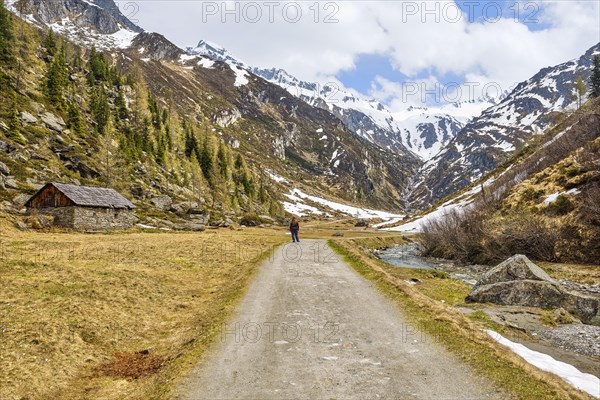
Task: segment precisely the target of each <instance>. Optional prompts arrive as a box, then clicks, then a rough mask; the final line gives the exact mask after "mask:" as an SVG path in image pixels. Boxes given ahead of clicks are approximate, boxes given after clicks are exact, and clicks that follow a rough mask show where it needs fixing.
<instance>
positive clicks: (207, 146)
mask: <svg viewBox="0 0 600 400" xmlns="http://www.w3.org/2000/svg"><path fill="white" fill-rule="evenodd" d="M197 157H198V163H199V164H200V169H201V170H202V174H203V175H204V178H205V179H206V181H207V182H208V184H209V185H210V186H211V187H213V186H214V184H215V177H214V175H213V168H214V162H213V149H212V144H211V140H210V138H209V137H208V136H205V137H204V141H203V142H202V147H201V148H200V150H199V152H198V154H197Z"/></svg>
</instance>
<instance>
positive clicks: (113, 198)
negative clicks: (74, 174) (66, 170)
mask: <svg viewBox="0 0 600 400" xmlns="http://www.w3.org/2000/svg"><path fill="white" fill-rule="evenodd" d="M48 185H52V186H54V187H55V188H56V189H58V190H59V191H60V192H61V193H62V194H64V195H65V196H67V197H68V198H69V199H70V200H71V201H72V202H73V203H75V204H76V205H78V206H81V207H101V208H127V209H130V210H131V209H134V208H135V206H134V205H133V203H131V202H130V201H129V200H127V199H126V198H125V197H123V196H121V194H119V193H118V192H117V191H116V190H114V189H109V188H101V187H91V186H78V185H71V184H68V183H59V182H51V183H49V184H48ZM48 185H46V186H48ZM46 186H44V188H45V187H46ZM43 190H44V189H42V190H40V191H39V192H38V194H39V193H41V192H43ZM35 196H37V194H36V195H35ZM35 196H34V197H35Z"/></svg>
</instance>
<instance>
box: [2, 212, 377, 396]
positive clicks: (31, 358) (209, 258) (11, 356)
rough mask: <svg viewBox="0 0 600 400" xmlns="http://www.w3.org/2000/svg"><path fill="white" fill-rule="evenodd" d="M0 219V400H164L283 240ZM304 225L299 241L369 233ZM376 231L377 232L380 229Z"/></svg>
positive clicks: (269, 234)
mask: <svg viewBox="0 0 600 400" xmlns="http://www.w3.org/2000/svg"><path fill="white" fill-rule="evenodd" d="M13 222H14V221H12V220H11V217H9V216H0V371H1V372H0V399H2V400H12V399H25V398H27V399H48V398H60V399H81V398H94V399H125V398H127V399H148V398H156V399H166V398H170V397H171V394H172V389H173V387H174V386H175V385H176V384H177V381H178V379H179V378H180V377H181V376H183V375H185V373H186V372H187V371H188V370H189V369H190V368H191V367H192V366H194V365H196V363H197V362H198V360H199V359H200V358H201V356H202V353H203V352H204V350H205V349H206V348H207V346H208V345H209V344H210V343H211V341H214V340H216V339H218V337H219V333H220V327H221V325H222V323H223V322H224V321H225V319H226V318H227V316H228V315H229V312H230V311H231V310H232V309H233V307H234V306H235V304H236V300H237V299H239V298H240V297H241V296H242V295H243V293H244V289H245V288H246V286H247V284H248V283H249V281H250V279H251V278H252V275H253V273H254V272H255V271H256V270H257V267H258V265H260V262H261V261H262V260H263V259H265V258H267V257H269V255H270V254H271V253H272V251H273V250H274V249H275V248H276V247H277V246H279V245H280V244H282V243H284V242H286V241H289V240H290V236H289V234H288V233H287V232H286V231H285V229H283V228H279V229H271V228H269V229H260V228H252V229H250V228H249V229H243V230H242V229H231V230H230V229H221V230H207V231H205V232H202V233H175V232H165V231H156V232H151V231H143V232H142V231H135V230H133V231H130V232H121V233H113V234H96V235H90V234H80V233H75V232H69V231H60V230H56V231H50V232H35V231H27V232H21V231H19V230H17V229H16V228H14V226H13ZM353 228H354V227H353V225H352V224H351V223H350V221H339V222H333V223H332V222H326V223H325V222H311V223H306V224H303V226H302V231H301V238H331V237H332V236H333V234H334V233H336V232H339V231H343V232H344V235H345V237H346V238H354V237H368V236H372V235H373V233H371V232H369V231H367V230H356V231H350V229H353ZM378 235H379V236H381V233H378Z"/></svg>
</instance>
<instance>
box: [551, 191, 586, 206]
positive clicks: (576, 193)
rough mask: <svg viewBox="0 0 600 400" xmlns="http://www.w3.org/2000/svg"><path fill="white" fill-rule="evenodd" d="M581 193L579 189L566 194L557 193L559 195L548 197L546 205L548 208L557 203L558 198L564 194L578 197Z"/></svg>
mask: <svg viewBox="0 0 600 400" xmlns="http://www.w3.org/2000/svg"><path fill="white" fill-rule="evenodd" d="M579 193H581V192H580V191H579V190H577V189H571V190H568V191H566V192H557V193H552V194H551V195H549V196H547V197H546V199H545V200H544V205H545V206H547V205H549V204H552V203H554V202H555V201H556V199H558V196H560V195H563V194H567V195H572V196H576V195H578V194H579Z"/></svg>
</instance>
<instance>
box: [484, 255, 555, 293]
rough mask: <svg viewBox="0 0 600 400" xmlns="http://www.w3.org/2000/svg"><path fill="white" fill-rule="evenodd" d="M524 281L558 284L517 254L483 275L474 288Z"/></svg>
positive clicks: (524, 257)
mask: <svg viewBox="0 0 600 400" xmlns="http://www.w3.org/2000/svg"><path fill="white" fill-rule="evenodd" d="M525 279H527V280H534V281H545V282H550V283H552V284H558V283H557V282H556V281H555V280H554V279H552V278H551V277H550V276H549V275H548V274H547V273H546V272H545V271H544V270H543V269H541V268H540V267H538V266H537V265H535V264H534V263H532V262H531V261H530V260H529V259H528V258H527V257H526V256H524V255H521V254H517V255H515V256H512V257H511V258H509V259H507V260H506V261H504V262H502V263H500V264H498V265H497V266H495V267H494V268H492V269H491V270H489V271H487V272H486V273H484V274H483V275H482V277H481V279H479V281H478V282H477V284H476V285H475V287H479V286H483V285H490V284H493V283H498V282H509V281H515V280H525Z"/></svg>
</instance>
